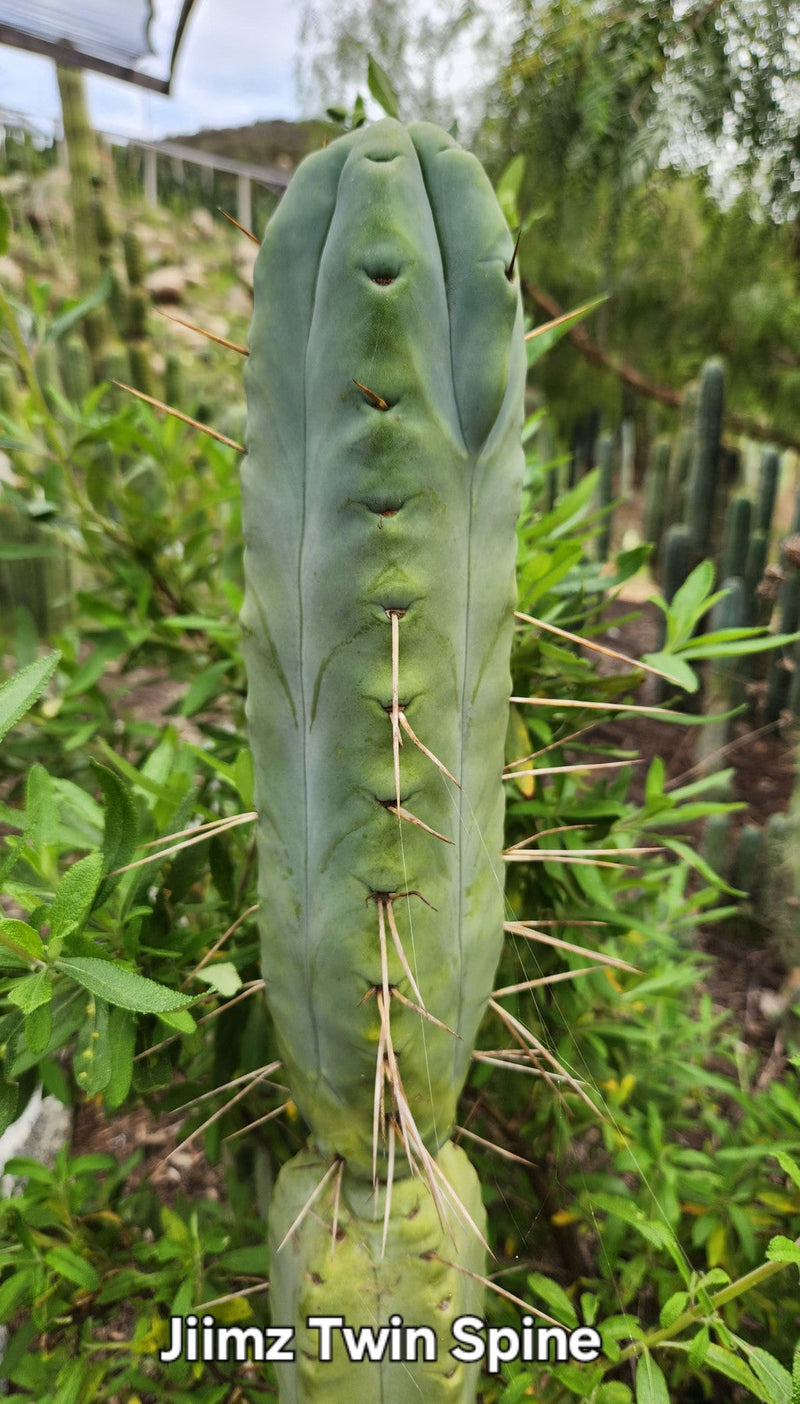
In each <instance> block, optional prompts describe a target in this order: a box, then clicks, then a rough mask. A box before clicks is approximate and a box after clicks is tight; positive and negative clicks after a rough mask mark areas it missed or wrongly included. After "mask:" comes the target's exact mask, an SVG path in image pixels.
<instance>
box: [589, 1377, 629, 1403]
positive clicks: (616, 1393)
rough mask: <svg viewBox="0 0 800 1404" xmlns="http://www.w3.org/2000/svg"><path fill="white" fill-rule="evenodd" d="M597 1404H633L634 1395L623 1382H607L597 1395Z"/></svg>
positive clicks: (601, 1386)
mask: <svg viewBox="0 0 800 1404" xmlns="http://www.w3.org/2000/svg"><path fill="white" fill-rule="evenodd" d="M594 1397H595V1400H596V1404H631V1400H632V1399H633V1395H632V1394H631V1392H630V1389H629V1388H628V1386H627V1385H626V1384H623V1383H622V1381H621V1380H607V1381H606V1383H605V1384H601V1385H600V1386H599V1387H598V1389H597V1393H596V1394H595V1396H594Z"/></svg>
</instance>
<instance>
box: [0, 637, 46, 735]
mask: <svg viewBox="0 0 800 1404" xmlns="http://www.w3.org/2000/svg"><path fill="white" fill-rule="evenodd" d="M60 657H61V654H60V653H59V652H58V651H56V652H54V653H48V654H46V655H45V657H44V658H37V660H36V662H35V663H29V664H28V667H27V668H23V669H22V671H21V672H19V673H15V674H14V676H13V678H9V679H8V681H7V682H4V683H3V685H2V687H0V741H2V739H3V737H4V736H5V734H6V732H7V731H10V730H11V728H12V726H16V724H17V722H18V721H19V720H20V718H21V717H24V715H25V713H26V712H27V711H28V710H29V708H31V707H32V706H33V704H34V702H36V701H38V699H39V698H40V697H41V695H42V693H43V692H44V690H45V688H46V687H47V684H48V683H49V681H50V679H51V678H52V676H53V674H54V672H55V670H56V668H57V666H58V660H59V658H60Z"/></svg>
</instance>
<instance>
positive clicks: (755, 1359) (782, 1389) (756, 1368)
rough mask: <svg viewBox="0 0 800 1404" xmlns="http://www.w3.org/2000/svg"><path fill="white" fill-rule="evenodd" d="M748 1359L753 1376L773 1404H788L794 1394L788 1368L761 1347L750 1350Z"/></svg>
mask: <svg viewBox="0 0 800 1404" xmlns="http://www.w3.org/2000/svg"><path fill="white" fill-rule="evenodd" d="M747 1359H748V1362H749V1365H750V1369H751V1370H752V1371H753V1374H754V1375H756V1376H757V1377H758V1379H759V1380H760V1381H761V1383H762V1385H763V1386H764V1388H765V1390H766V1391H767V1394H768V1395H769V1398H770V1401H771V1404H786V1401H787V1400H788V1399H790V1398H791V1393H792V1377H791V1375H790V1374H789V1371H788V1370H787V1369H786V1367H785V1366H784V1365H781V1363H780V1361H779V1360H776V1359H775V1357H774V1355H770V1354H769V1352H768V1351H766V1350H762V1348H761V1346H753V1347H752V1348H751V1349H748V1351H747Z"/></svg>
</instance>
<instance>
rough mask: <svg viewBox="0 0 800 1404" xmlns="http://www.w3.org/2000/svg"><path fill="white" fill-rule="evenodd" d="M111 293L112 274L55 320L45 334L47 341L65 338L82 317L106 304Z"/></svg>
mask: <svg viewBox="0 0 800 1404" xmlns="http://www.w3.org/2000/svg"><path fill="white" fill-rule="evenodd" d="M110 292H111V274H110V273H107V274H106V276H105V277H104V278H103V280H102V282H101V283H99V284H98V286H97V287H96V288H95V289H94V291H93V292H91V293H89V295H88V296H87V297H84V298H81V300H80V302H76V303H75V305H74V307H70V308H69V309H68V310H67V311H66V312H62V313H61V315H60V316H58V317H54V318H53V320H52V322H51V323H50V325H49V326H48V328H47V331H46V333H45V340H46V341H57V340H58V338H59V337H60V336H65V335H66V333H67V332H68V331H69V330H70V329H71V328H72V327H74V326H75V324H76V322H79V321H80V320H81V318H82V317H85V316H86V314H87V312H94V310H95V308H96V307H100V306H101V304H102V303H104V302H105V300H106V298H107V297H108V295H109V293H110Z"/></svg>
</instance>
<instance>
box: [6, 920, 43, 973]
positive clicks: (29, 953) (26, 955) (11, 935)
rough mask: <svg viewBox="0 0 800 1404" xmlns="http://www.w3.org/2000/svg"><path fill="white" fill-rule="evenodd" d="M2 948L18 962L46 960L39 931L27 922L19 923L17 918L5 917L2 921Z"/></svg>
mask: <svg viewBox="0 0 800 1404" xmlns="http://www.w3.org/2000/svg"><path fill="white" fill-rule="evenodd" d="M0 946H2V947H4V948H5V949H6V950H7V951H10V952H11V954H12V955H13V956H14V957H15V958H16V959H18V960H24V961H26V962H28V961H29V960H44V958H45V954H46V952H45V948H44V944H43V942H42V938H41V936H40V935H39V933H38V931H34V929H33V927H32V926H28V923H27V922H26V921H18V920H17V919H16V917H5V918H4V919H3V920H2V921H0ZM4 964H5V961H4V960H3V956H2V953H1V952H0V965H4Z"/></svg>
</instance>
